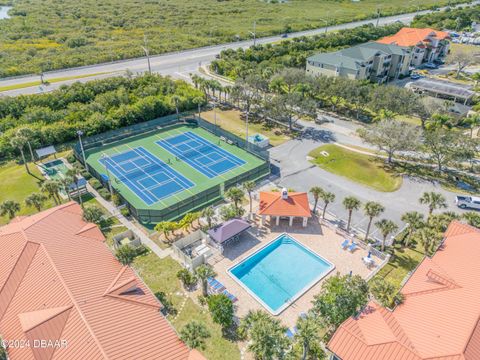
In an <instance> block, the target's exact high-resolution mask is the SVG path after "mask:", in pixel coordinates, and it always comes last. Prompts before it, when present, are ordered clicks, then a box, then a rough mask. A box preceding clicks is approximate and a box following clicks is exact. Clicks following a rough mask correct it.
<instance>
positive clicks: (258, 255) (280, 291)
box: [228, 234, 334, 315]
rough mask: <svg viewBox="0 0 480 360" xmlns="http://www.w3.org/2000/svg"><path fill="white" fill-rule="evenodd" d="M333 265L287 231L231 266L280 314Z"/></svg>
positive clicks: (242, 281)
mask: <svg viewBox="0 0 480 360" xmlns="http://www.w3.org/2000/svg"><path fill="white" fill-rule="evenodd" d="M333 268H334V266H333V264H331V263H330V262H328V261H327V260H325V259H323V258H322V257H321V256H319V255H317V254H315V253H314V252H313V251H311V250H309V249H307V248H306V247H305V246H303V245H302V244H300V243H299V242H298V241H296V240H295V239H294V238H292V237H291V236H290V235H288V234H282V235H280V236H279V237H277V238H276V239H275V240H273V241H272V242H270V243H269V244H268V245H266V246H265V247H263V248H261V249H260V250H258V251H257V252H255V253H253V254H252V255H250V256H249V257H248V258H246V259H245V260H243V261H242V262H240V263H239V264H237V265H235V266H233V267H232V268H230V269H229V271H228V272H229V273H230V275H231V276H232V277H233V278H234V279H235V280H236V281H237V282H239V283H240V285H242V286H243V287H244V288H245V289H246V290H247V291H248V292H249V293H250V294H251V295H252V296H253V297H254V298H255V299H257V300H258V301H259V302H260V303H261V304H262V305H263V306H264V307H265V308H266V309H267V310H269V311H270V312H271V313H272V314H274V315H278V314H279V313H280V312H282V311H283V310H284V309H285V308H287V307H288V306H289V305H290V304H291V303H293V301H295V300H296V299H297V298H298V297H300V296H301V295H302V294H303V293H305V292H306V291H307V290H308V289H309V288H310V287H312V286H313V285H315V284H316V283H317V282H318V281H320V279H322V278H323V277H324V276H326V275H327V274H328V273H329V272H330V271H332V270H333Z"/></svg>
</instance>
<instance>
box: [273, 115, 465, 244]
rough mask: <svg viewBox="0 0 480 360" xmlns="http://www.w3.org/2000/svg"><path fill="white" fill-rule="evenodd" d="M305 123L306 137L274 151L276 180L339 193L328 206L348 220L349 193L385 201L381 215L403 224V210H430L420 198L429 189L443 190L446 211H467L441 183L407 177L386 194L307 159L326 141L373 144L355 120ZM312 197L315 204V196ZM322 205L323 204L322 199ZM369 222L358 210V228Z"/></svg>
mask: <svg viewBox="0 0 480 360" xmlns="http://www.w3.org/2000/svg"><path fill="white" fill-rule="evenodd" d="M302 125H304V126H309V127H310V129H309V130H307V135H306V136H303V137H301V138H299V139H295V140H290V141H288V142H286V143H284V144H282V145H280V146H276V147H274V148H272V149H271V150H270V155H271V160H272V163H273V164H274V165H276V166H278V167H279V168H280V178H279V179H278V180H277V181H276V182H277V184H278V185H279V186H281V187H287V188H293V189H295V190H297V191H308V189H310V188H311V187H313V186H320V187H322V188H323V189H325V190H328V191H331V192H333V193H334V194H335V195H336V200H335V202H334V203H333V204H331V205H329V207H328V208H327V209H328V210H329V212H331V213H332V214H333V215H335V216H336V217H337V218H341V219H344V220H346V219H347V216H348V215H347V211H346V210H345V209H344V208H343V205H342V200H343V198H344V197H346V196H349V195H353V196H356V197H357V198H359V199H360V200H361V201H362V202H363V203H365V202H367V201H377V202H380V203H382V204H383V205H384V206H385V208H386V210H385V212H384V213H383V214H382V216H381V217H385V218H388V219H391V220H393V221H395V222H396V223H397V224H398V225H399V226H400V227H402V226H404V224H403V222H402V221H401V220H400V218H401V216H402V214H403V213H405V212H407V211H412V210H416V211H419V212H421V213H423V214H426V213H427V209H426V207H425V206H424V205H421V204H419V202H418V198H419V197H420V196H421V195H422V194H423V192H425V191H435V192H439V193H442V194H443V195H444V196H445V197H446V199H447V202H448V205H449V206H448V208H447V209H445V210H449V211H455V212H457V213H462V212H464V210H461V209H459V208H457V207H456V206H455V204H454V203H453V201H454V196H455V193H453V192H450V191H446V190H444V189H443V188H442V187H441V186H440V185H439V184H437V183H434V182H431V181H424V180H420V179H418V178H410V177H405V178H404V180H403V185H402V186H401V188H400V189H399V190H397V191H394V192H389V193H385V192H380V191H376V190H373V189H371V188H369V187H366V186H363V185H360V184H358V183H355V182H353V181H350V180H348V179H346V178H343V177H341V176H337V175H334V174H332V173H330V172H328V171H324V170H322V169H320V168H319V167H317V166H315V165H313V164H312V163H310V162H309V161H308V160H307V154H308V153H309V152H310V151H311V150H313V149H315V148H317V147H318V146H321V145H322V144H325V143H331V142H339V143H342V144H346V145H357V146H362V147H365V148H368V147H370V146H369V145H367V144H364V143H363V142H362V140H361V139H360V138H358V137H357V136H356V135H355V129H356V128H357V127H358V126H359V125H356V124H354V123H352V122H346V121H342V120H335V122H334V123H333V124H325V125H317V124H312V123H309V124H302ZM310 196H311V195H310ZM310 200H311V202H312V203H313V199H310ZM319 206H323V205H322V204H321V202H320V204H319ZM367 223H368V219H367V218H366V217H365V216H363V214H362V211H358V212H356V213H354V216H353V220H352V226H353V227H354V228H358V229H360V230H365V229H366V226H367ZM374 235H375V233H374Z"/></svg>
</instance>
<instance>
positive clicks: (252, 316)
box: [239, 310, 290, 360]
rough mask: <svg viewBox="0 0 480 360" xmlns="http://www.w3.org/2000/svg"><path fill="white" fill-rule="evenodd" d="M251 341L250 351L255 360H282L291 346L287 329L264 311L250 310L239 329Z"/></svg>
mask: <svg viewBox="0 0 480 360" xmlns="http://www.w3.org/2000/svg"><path fill="white" fill-rule="evenodd" d="M239 331H240V333H241V334H244V336H245V337H247V338H248V339H249V345H248V350H249V351H250V352H252V353H253V355H254V357H255V359H262V360H271V359H282V358H283V357H284V355H285V352H286V351H287V349H288V348H289V346H290V342H289V340H288V338H287V337H286V336H285V332H286V331H287V328H286V327H285V326H283V325H282V324H281V322H280V320H279V319H275V318H273V317H272V316H270V315H269V314H267V313H266V312H264V311H262V310H255V311H252V310H250V311H249V312H248V314H247V315H246V316H245V317H244V318H243V319H242V322H241V324H240V329H239Z"/></svg>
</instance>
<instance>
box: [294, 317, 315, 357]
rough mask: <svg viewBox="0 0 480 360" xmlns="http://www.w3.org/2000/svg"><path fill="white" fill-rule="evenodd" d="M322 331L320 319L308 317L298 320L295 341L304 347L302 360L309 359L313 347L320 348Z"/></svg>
mask: <svg viewBox="0 0 480 360" xmlns="http://www.w3.org/2000/svg"><path fill="white" fill-rule="evenodd" d="M320 331H321V326H320V324H319V321H318V319H316V318H315V317H314V316H311V315H307V316H305V317H300V318H299V319H298V321H297V333H296V334H295V340H297V341H298V342H299V343H300V344H301V345H302V349H303V351H302V360H305V359H307V356H308V355H309V352H310V350H311V349H312V347H315V348H319V347H320V344H321V338H320Z"/></svg>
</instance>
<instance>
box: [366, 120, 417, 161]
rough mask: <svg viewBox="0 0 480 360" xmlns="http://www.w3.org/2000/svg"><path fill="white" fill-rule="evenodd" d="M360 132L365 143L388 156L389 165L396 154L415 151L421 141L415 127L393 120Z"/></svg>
mask: <svg viewBox="0 0 480 360" xmlns="http://www.w3.org/2000/svg"><path fill="white" fill-rule="evenodd" d="M358 132H359V135H360V137H361V138H362V139H363V140H364V141H365V142H367V143H369V144H371V145H375V146H377V147H378V148H379V149H380V150H381V151H384V152H385V153H386V154H387V161H388V163H389V164H390V163H392V159H393V156H394V155H395V153H397V152H399V151H411V150H415V149H416V147H417V145H418V143H419V141H420V132H419V131H418V129H417V128H416V127H415V126H412V125H408V124H405V123H402V122H400V121H396V120H393V119H385V120H381V121H380V122H377V123H375V124H373V125H370V126H369V127H367V128H361V129H360V130H359V131H358Z"/></svg>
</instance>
